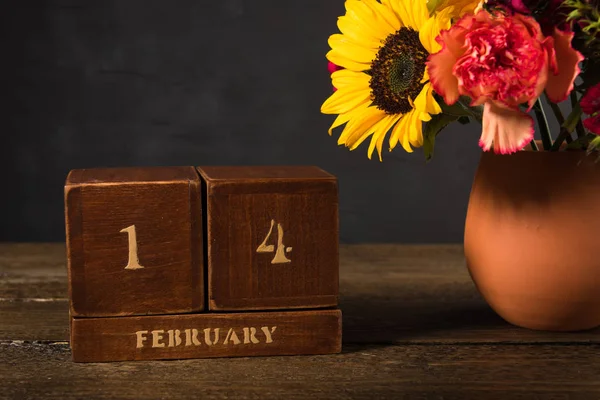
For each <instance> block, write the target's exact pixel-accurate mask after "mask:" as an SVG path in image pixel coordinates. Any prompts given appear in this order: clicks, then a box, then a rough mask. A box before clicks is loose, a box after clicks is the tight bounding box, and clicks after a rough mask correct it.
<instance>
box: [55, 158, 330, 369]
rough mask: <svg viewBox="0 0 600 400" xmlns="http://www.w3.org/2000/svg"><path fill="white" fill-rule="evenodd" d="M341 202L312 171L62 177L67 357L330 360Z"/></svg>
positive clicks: (213, 169) (177, 170)
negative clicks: (322, 356)
mask: <svg viewBox="0 0 600 400" xmlns="http://www.w3.org/2000/svg"><path fill="white" fill-rule="evenodd" d="M337 196H338V194H337V181H336V179H335V177H334V176H332V175H330V174H328V173H326V172H325V171H323V170H321V169H319V168H316V167H260V166H259V167H227V166H204V167H198V168H194V167H164V168H114V169H88V170H74V171H71V173H70V174H69V176H68V178H67V182H66V185H65V207H66V208H65V214H66V226H67V253H68V254H67V255H68V261H69V262H68V271H69V298H70V314H71V348H72V351H73V359H74V360H75V361H83V362H86V361H88V362H89V361H91V362H93V361H119V360H146V359H147V360H151V359H178V358H204V357H221V356H254V355H284V354H285V355H294V354H326V353H336V352H339V351H340V350H341V313H340V311H339V309H338V308H337V304H338V272H339V261H338V197H337Z"/></svg>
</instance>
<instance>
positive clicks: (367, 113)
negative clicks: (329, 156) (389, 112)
mask: <svg viewBox="0 0 600 400" xmlns="http://www.w3.org/2000/svg"><path fill="white" fill-rule="evenodd" d="M384 116H385V112H384V111H381V110H380V109H378V108H376V107H368V108H366V109H365V110H364V111H362V112H361V113H360V114H358V115H357V116H356V117H355V118H353V119H352V120H351V121H350V122H349V123H348V125H346V128H345V129H344V131H343V132H342V134H341V135H340V137H339V138H338V144H345V145H346V147H351V146H352V145H353V144H354V143H355V142H356V141H357V140H359V139H360V137H361V136H362V135H363V134H364V133H365V132H367V131H368V130H369V129H371V128H372V127H373V125H375V124H376V123H377V122H378V121H379V120H381V119H382V118H383V117H384Z"/></svg>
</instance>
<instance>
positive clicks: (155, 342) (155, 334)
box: [152, 329, 165, 347]
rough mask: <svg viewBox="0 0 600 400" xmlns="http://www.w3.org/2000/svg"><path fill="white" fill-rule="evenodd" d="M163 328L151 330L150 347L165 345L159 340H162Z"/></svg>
mask: <svg viewBox="0 0 600 400" xmlns="http://www.w3.org/2000/svg"><path fill="white" fill-rule="evenodd" d="M164 332H165V331H164V330H162V329H161V330H155V331H152V347H165V344H164V343H160V341H161V340H162V334H163V333H164Z"/></svg>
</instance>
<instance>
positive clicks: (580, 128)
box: [571, 90, 585, 139]
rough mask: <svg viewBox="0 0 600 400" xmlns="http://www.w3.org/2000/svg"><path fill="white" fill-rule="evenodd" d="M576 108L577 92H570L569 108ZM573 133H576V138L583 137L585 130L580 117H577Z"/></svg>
mask: <svg viewBox="0 0 600 400" xmlns="http://www.w3.org/2000/svg"><path fill="white" fill-rule="evenodd" d="M577 106H578V99H577V92H576V91H575V90H572V91H571V107H573V108H575V107H577ZM575 131H576V132H577V137H578V138H579V139H581V138H583V137H585V128H584V127H583V124H582V123H581V115H579V118H578V121H577V125H576V126H575Z"/></svg>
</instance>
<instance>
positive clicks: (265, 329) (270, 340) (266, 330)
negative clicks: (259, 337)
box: [260, 326, 277, 343]
mask: <svg viewBox="0 0 600 400" xmlns="http://www.w3.org/2000/svg"><path fill="white" fill-rule="evenodd" d="M275 329H277V327H276V326H274V327H272V328H271V330H270V331H269V327H268V326H263V327H261V328H260V330H261V331H263V333H264V334H265V337H266V338H267V340H266V341H265V343H273V337H272V336H271V335H272V334H273V332H275Z"/></svg>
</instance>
